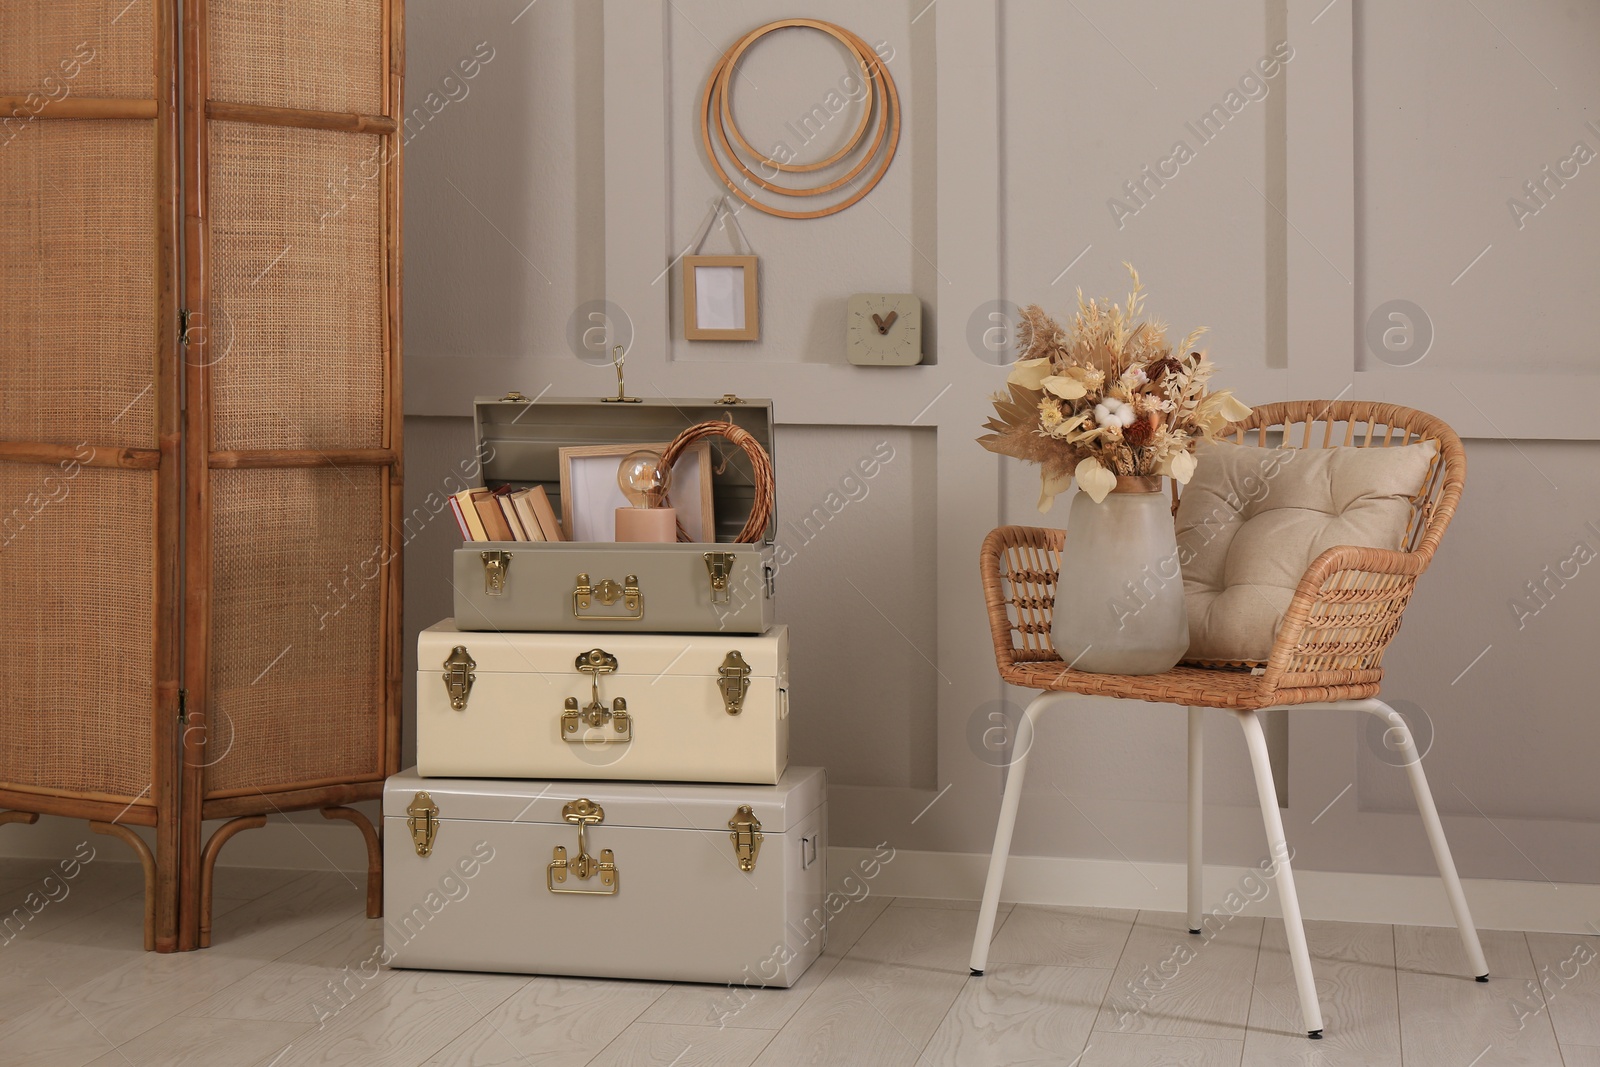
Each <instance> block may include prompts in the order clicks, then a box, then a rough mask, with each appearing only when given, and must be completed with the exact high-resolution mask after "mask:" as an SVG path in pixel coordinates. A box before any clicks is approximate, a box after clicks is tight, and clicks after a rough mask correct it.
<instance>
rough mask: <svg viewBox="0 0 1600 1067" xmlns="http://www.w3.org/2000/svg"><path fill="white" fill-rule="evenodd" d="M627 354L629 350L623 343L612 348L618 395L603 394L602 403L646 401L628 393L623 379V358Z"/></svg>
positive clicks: (612, 363)
mask: <svg viewBox="0 0 1600 1067" xmlns="http://www.w3.org/2000/svg"><path fill="white" fill-rule="evenodd" d="M627 354H628V350H627V349H625V348H623V347H622V346H621V345H615V346H613V347H612V349H611V365H612V366H613V367H615V368H617V395H616V396H603V397H601V398H600V403H602V404H642V403H644V401H643V400H640V399H639V398H638V397H636V396H629V395H628V390H627V388H626V386H625V385H624V384H623V381H622V361H623V358H624V357H625V356H627Z"/></svg>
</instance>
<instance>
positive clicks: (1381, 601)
mask: <svg viewBox="0 0 1600 1067" xmlns="http://www.w3.org/2000/svg"><path fill="white" fill-rule="evenodd" d="M1225 436H1226V439H1227V440H1230V441H1233V442H1235V443H1238V444H1241V445H1258V446H1261V447H1287V448H1334V447H1360V448H1389V447H1398V446H1402V445H1408V444H1417V443H1419V442H1422V441H1434V442H1436V443H1437V445H1438V453H1437V455H1436V456H1435V457H1434V460H1433V463H1432V465H1431V466H1430V467H1429V469H1428V473H1427V476H1426V477H1425V478H1424V479H1423V483H1422V488H1421V490H1420V491H1419V492H1418V493H1417V496H1416V497H1415V498H1414V499H1413V501H1412V508H1411V516H1410V521H1409V522H1408V524H1407V527H1406V532H1405V536H1404V537H1403V539H1402V543H1401V544H1398V545H1395V546H1394V547H1393V549H1392V550H1390V549H1373V548H1355V547H1351V546H1345V547H1341V548H1333V549H1329V550H1328V551H1327V552H1324V553H1323V554H1322V555H1321V556H1319V557H1318V558H1317V559H1316V560H1315V561H1314V562H1313V563H1312V565H1311V566H1310V567H1309V568H1308V569H1307V571H1306V574H1305V577H1304V578H1303V579H1302V580H1301V583H1300V587H1299V588H1298V589H1297V590H1296V592H1295V596H1294V599H1293V601H1292V602H1291V605H1290V607H1289V610H1288V611H1287V612H1286V613H1285V616H1284V621H1283V625H1282V626H1281V627H1280V629H1279V633H1278V639H1277V643H1276V644H1275V645H1274V647H1273V651H1272V655H1271V658H1270V659H1269V660H1268V661H1267V663H1266V664H1265V667H1266V672H1265V678H1264V682H1265V688H1266V689H1268V690H1274V691H1277V693H1278V695H1279V696H1281V697H1283V698H1284V699H1283V700H1282V701H1281V702H1285V703H1287V702H1293V701H1294V700H1295V699H1296V698H1295V696H1294V695H1292V694H1291V693H1290V691H1291V690H1297V689H1298V690H1303V691H1304V692H1302V693H1301V694H1300V695H1299V699H1328V698H1330V697H1331V696H1332V695H1333V694H1332V693H1331V692H1330V690H1329V689H1328V688H1326V687H1328V686H1333V687H1336V688H1345V687H1356V688H1359V689H1360V690H1361V691H1362V692H1356V691H1355V688H1352V689H1350V690H1349V692H1348V693H1346V694H1344V695H1349V696H1357V695H1369V694H1370V693H1375V692H1376V683H1377V681H1378V679H1379V677H1381V674H1382V671H1381V669H1380V664H1381V662H1382V658H1383V653H1384V650H1385V649H1386V648H1387V647H1388V645H1389V642H1390V641H1391V640H1392V639H1393V637H1394V634H1395V632H1396V631H1397V630H1398V629H1399V626H1400V616H1401V614H1402V613H1403V612H1404V610H1405V606H1406V603H1407V602H1408V601H1409V599H1410V596H1411V591H1412V589H1413V588H1414V586H1415V583H1416V579H1417V576H1418V575H1420V574H1421V573H1422V572H1423V571H1424V570H1426V569H1427V566H1428V563H1429V561H1430V560H1431V559H1432V558H1433V553H1434V550H1435V549H1437V548H1438V546H1439V541H1440V539H1441V538H1442V537H1443V536H1444V531H1445V528H1446V527H1448V526H1449V525H1450V519H1451V517H1452V516H1453V515H1454V514H1455V510H1456V506H1457V504H1458V503H1459V501H1460V499H1461V489H1462V486H1463V484H1464V483H1465V479H1466V465H1467V464H1466V452H1465V450H1464V449H1463V448H1462V446H1461V439H1460V438H1459V437H1457V436H1456V434H1455V431H1453V430H1452V429H1450V427H1449V426H1448V425H1446V424H1445V423H1444V422H1442V421H1440V420H1439V419H1436V418H1434V417H1433V416H1432V415H1428V414H1426V413H1424V412H1421V411H1416V410H1414V409H1412V408H1406V407H1398V406H1396V405H1393V404H1378V403H1371V402H1364V401H1349V400H1346V401H1322V400H1299V401H1287V402H1283V403H1277V404H1266V405H1263V406H1261V407H1258V408H1256V409H1255V410H1254V411H1253V412H1251V414H1250V416H1249V417H1248V418H1247V419H1245V420H1243V421H1242V422H1239V423H1237V424H1235V425H1234V426H1233V427H1232V428H1231V429H1230V430H1229V431H1228V433H1227V434H1226V435H1225ZM1175 490H1176V487H1175ZM1176 504H1177V496H1176V491H1175V492H1174V510H1176ZM1062 543H1063V534H1062V531H1060V530H1051V529H1041V528H1037V527H1026V526H1002V527H1000V528H999V529H996V530H994V531H993V532H991V533H990V534H989V536H988V537H987V538H985V540H984V543H983V550H982V556H981V563H980V566H981V570H982V576H983V590H984V598H985V602H986V606H987V608H988V612H989V626H990V631H991V633H992V635H993V637H994V649H995V662H996V665H997V666H998V667H999V668H1000V672H1001V674H1002V676H1007V680H1008V681H1014V682H1015V683H1016V684H1027V682H1028V681H1029V680H1034V679H1037V677H1039V675H1038V673H1037V672H1026V677H1024V676H1023V673H1022V672H1017V671H1015V670H1013V669H1014V668H1017V667H1020V666H1022V665H1025V664H1029V663H1041V662H1046V661H1055V662H1059V658H1058V657H1057V656H1056V652H1055V649H1054V647H1053V646H1052V645H1051V643H1050V621H1051V618H1052V614H1053V612H1054V609H1055V590H1056V579H1057V577H1058V575H1059V574H1060V571H1061V547H1062ZM1313 690H1314V691H1315V692H1316V693H1317V694H1319V695H1317V696H1315V697H1313V696H1312V692H1313ZM1130 695H1132V694H1130Z"/></svg>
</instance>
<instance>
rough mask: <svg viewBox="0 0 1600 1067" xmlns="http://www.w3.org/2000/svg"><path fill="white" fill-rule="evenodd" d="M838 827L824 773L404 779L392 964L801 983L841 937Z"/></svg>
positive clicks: (387, 789)
mask: <svg viewBox="0 0 1600 1067" xmlns="http://www.w3.org/2000/svg"><path fill="white" fill-rule="evenodd" d="M827 814H828V809H827V793H826V781H825V778H824V775H823V771H822V769H821V768H819V767H791V768H789V770H788V772H787V773H785V774H784V776H783V778H782V779H780V780H779V782H778V784H777V785H765V786H755V785H658V784H655V783H651V782H566V781H485V780H481V779H460V778H421V777H418V776H417V774H416V772H415V770H414V769H413V770H409V771H403V772H401V773H400V774H398V775H396V776H394V777H392V778H390V779H389V780H388V782H387V783H386V784H385V786H384V793H383V826H384V834H383V848H384V857H383V858H384V864H383V866H384V897H383V899H384V916H385V921H384V948H385V958H386V959H387V961H388V962H389V964H390V965H391V966H394V967H420V968H427V969H436V970H459V971H506V972H512V973H518V974H566V975H579V976H583V977H590V978H644V979H653V980H657V981H669V982H715V983H729V984H737V985H751V986H760V985H767V986H785V987H786V986H791V985H793V984H794V983H795V982H796V981H798V980H799V978H800V976H801V975H802V974H804V973H805V970H806V968H807V967H809V966H810V965H811V964H812V963H813V962H814V961H815V960H816V959H817V957H818V956H819V955H820V954H821V953H822V949H823V947H824V944H825V942H826V938H827V918H828V912H827V908H826V907H825V905H824V900H823V897H824V891H825V888H826V887H825V879H824V866H825V856H826V853H825V848H826V845H825V843H824V842H823V840H822V837H823V833H824V828H825V827H826V825H827V821H828V820H827ZM752 835H753V836H752Z"/></svg>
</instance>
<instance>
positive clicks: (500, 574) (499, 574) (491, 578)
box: [483, 551, 511, 596]
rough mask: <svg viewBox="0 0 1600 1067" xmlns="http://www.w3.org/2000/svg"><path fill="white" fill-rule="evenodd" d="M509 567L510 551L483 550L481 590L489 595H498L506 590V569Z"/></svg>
mask: <svg viewBox="0 0 1600 1067" xmlns="http://www.w3.org/2000/svg"><path fill="white" fill-rule="evenodd" d="M510 569H511V553H509V552H501V551H495V552H485V553H484V554H483V591H484V592H485V593H487V594H488V595H489V596H499V595H500V594H501V593H504V592H505V591H506V571H508V570H510Z"/></svg>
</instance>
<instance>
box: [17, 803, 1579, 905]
mask: <svg viewBox="0 0 1600 1067" xmlns="http://www.w3.org/2000/svg"><path fill="white" fill-rule="evenodd" d="M371 814H372V815H376V811H375V806H374V810H373V811H372V812H371ZM309 818H310V821H306V820H307V817H306V816H304V815H303V814H302V815H299V816H297V817H296V818H294V819H293V820H290V819H285V818H279V817H273V818H272V819H271V820H270V821H269V822H268V823H267V825H266V826H264V827H262V828H261V829H259V830H246V831H245V832H243V833H241V834H239V835H238V836H237V837H235V838H233V839H232V840H231V841H229V842H228V845H227V847H226V848H225V849H224V850H223V852H222V856H221V859H220V860H219V862H220V863H221V864H222V865H223V866H228V867H268V868H273V869H276V870H308V871H310V870H343V871H349V872H361V873H365V871H366V869H367V854H366V846H365V845H364V844H363V843H362V840H361V835H360V834H359V833H358V832H357V831H356V830H355V828H354V827H352V826H350V825H349V824H347V823H329V822H324V821H323V820H321V819H317V818H315V817H309ZM208 830H209V828H208ZM141 832H143V831H141ZM147 837H148V835H147ZM85 839H94V835H93V834H91V833H89V829H88V827H87V826H86V825H85V824H84V823H83V821H82V820H72V819H56V818H48V817H47V818H43V819H40V820H39V822H38V824H37V825H34V826H6V827H0V856H15V857H32V858H39V859H61V858H64V857H66V856H69V855H71V854H72V851H73V849H74V847H75V846H76V845H77V843H78V842H79V841H82V840H85ZM102 843H103V845H104V846H105V847H104V848H102V849H100V856H101V858H102V859H106V860H111V861H113V862H115V861H117V860H119V859H121V858H122V856H121V853H120V852H119V851H118V850H119V849H125V848H126V846H125V845H122V844H120V843H119V842H116V841H112V840H110V839H97V845H99V844H102ZM874 860H876V861H877V863H876V864H874V863H872V862H869V861H874ZM988 868H989V857H988V856H987V855H981V854H978V853H970V852H912V851H910V850H907V849H900V850H898V851H896V852H895V853H894V856H893V858H892V859H890V860H889V861H888V862H883V861H881V860H879V858H878V854H877V853H875V852H874V850H872V849H866V848H830V849H828V878H829V881H830V883H831V884H832V887H833V888H834V889H835V890H836V891H839V892H843V893H845V894H846V895H852V896H858V897H859V896H860V894H861V889H860V886H861V885H866V886H867V887H868V891H869V892H871V893H881V894H886V895H888V896H893V897H924V898H942V899H952V900H977V899H978V898H979V897H981V896H982V895H983V882H984V876H985V875H986V874H987V872H988ZM874 869H875V870H876V876H875V877H871V878H868V877H867V876H866V875H865V874H864V872H865V871H871V870H874ZM1254 872H1255V869H1254V868H1251V867H1226V866H1218V865H1210V866H1207V867H1206V874H1205V897H1204V899H1205V901H1206V908H1207V910H1208V911H1210V910H1212V909H1226V908H1227V907H1229V899H1230V898H1229V894H1230V892H1238V893H1239V895H1237V896H1235V897H1233V898H1232V906H1233V907H1234V908H1235V909H1236V912H1235V913H1236V914H1248V915H1272V916H1276V915H1280V914H1281V912H1279V911H1278V896H1277V894H1276V893H1269V894H1268V895H1267V896H1266V897H1265V899H1264V900H1262V901H1261V902H1260V903H1259V904H1251V903H1248V902H1247V901H1245V902H1243V905H1242V906H1241V901H1242V900H1243V897H1245V896H1250V895H1257V894H1253V893H1249V892H1245V891H1242V890H1241V881H1242V880H1243V879H1245V877H1246V876H1247V875H1250V874H1252V873H1254ZM847 876H853V877H854V879H855V882H854V884H846V883H845V878H846V877H847ZM1185 879H1186V874H1185V869H1184V865H1183V864H1181V863H1145V862H1140V863H1125V862H1115V861H1111V860H1096V859H1075V858H1071V857H1055V856H1013V857H1011V861H1010V863H1008V864H1007V866H1006V881H1005V888H1004V890H1003V892H1002V894H1001V895H1002V897H1003V899H1005V900H1008V901H1016V902H1018V903H1023V904H1057V905H1071V906H1076V907H1099V908H1143V909H1148V910H1153V911H1183V910H1184V907H1185V905H1184V897H1185V885H1186V880H1185ZM1251 884H1252V883H1248V882H1247V883H1245V888H1246V889H1248V887H1249V886H1250V885H1251ZM1295 885H1296V887H1297V888H1298V889H1299V891H1300V907H1301V909H1302V911H1303V913H1304V915H1305V917H1306V918H1307V919H1331V920H1337V921H1341V922H1367V923H1398V924H1401V925H1407V926H1450V925H1453V920H1452V919H1451V916H1450V908H1449V905H1448V903H1446V901H1445V896H1444V888H1443V887H1442V886H1441V885H1440V884H1439V880H1438V879H1437V878H1429V877H1422V876H1418V875H1397V874H1355V873H1349V872H1344V871H1310V870H1296V871H1295ZM1463 885H1464V887H1465V889H1466V893H1467V902H1468V904H1469V905H1470V906H1471V908H1472V916H1473V919H1474V920H1476V922H1477V924H1478V926H1479V927H1481V928H1483V929H1485V930H1532V931H1539V932H1546V933H1595V932H1597V931H1596V930H1595V929H1594V927H1593V925H1592V924H1593V923H1594V922H1595V921H1596V919H1597V917H1600V885H1584V884H1575V883H1559V884H1558V883H1552V882H1517V881H1505V880H1500V879H1491V878H1469V879H1465V880H1464V881H1463Z"/></svg>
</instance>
